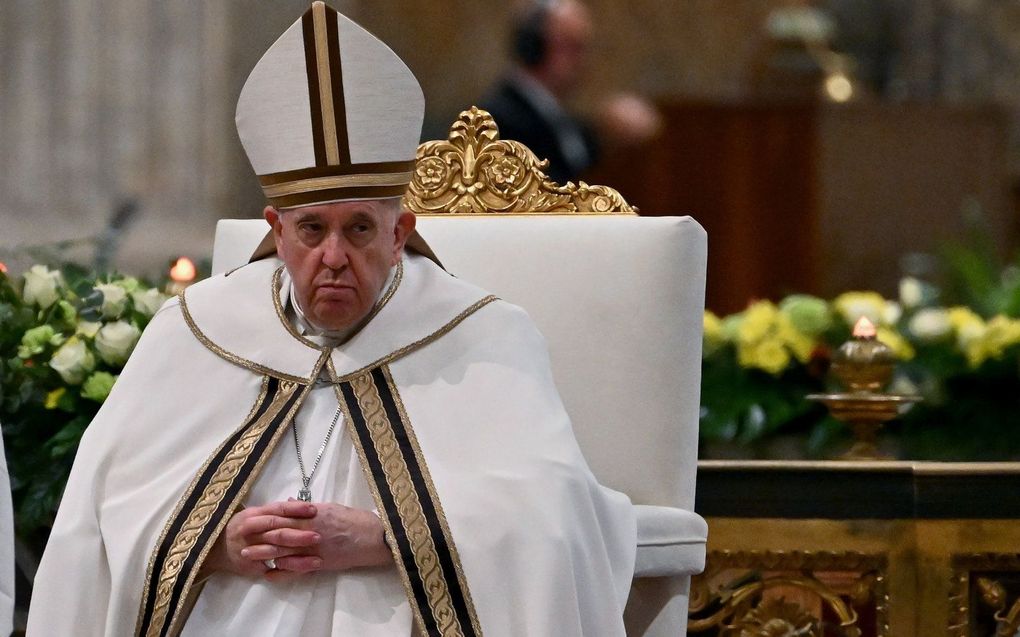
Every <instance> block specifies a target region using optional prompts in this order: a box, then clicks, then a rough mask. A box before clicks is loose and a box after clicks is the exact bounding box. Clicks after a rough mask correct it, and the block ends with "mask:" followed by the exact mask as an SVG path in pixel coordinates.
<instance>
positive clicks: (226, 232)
mask: <svg viewBox="0 0 1020 637" xmlns="http://www.w3.org/2000/svg"><path fill="white" fill-rule="evenodd" d="M487 118H488V114H487V113H485V112H484V111H477V110H475V109H472V111H466V112H465V113H463V114H462V115H461V119H460V120H458V123H457V124H455V125H454V128H453V130H452V132H451V135H450V139H449V140H448V141H444V142H428V143H426V144H423V145H422V147H421V148H420V149H419V153H418V167H419V170H418V173H417V176H416V179H415V181H414V182H413V183H412V186H411V191H410V193H409V195H408V197H407V198H405V203H406V205H407V206H408V207H409V208H410V209H412V210H414V211H416V212H418V213H419V217H418V233H419V234H420V236H421V238H423V239H424V241H425V242H426V243H427V245H428V247H430V248H431V249H432V251H434V253H435V254H436V255H437V256H438V257H439V259H440V260H441V261H442V263H443V265H444V267H445V268H446V269H447V271H449V272H450V273H451V274H454V275H456V276H459V277H462V278H464V279H466V280H469V281H471V282H472V283H475V284H477V285H480V286H481V287H483V288H486V289H488V290H489V291H490V292H492V293H494V294H496V295H498V296H500V297H501V298H504V299H506V300H507V301H509V302H511V303H514V304H517V305H520V306H521V307H523V308H525V309H526V310H527V311H528V312H529V314H530V315H531V317H532V318H533V319H534V321H535V322H536V323H537V325H538V327H539V329H540V330H541V331H542V333H543V334H544V335H545V337H546V340H547V342H548V344H549V350H550V354H551V358H552V365H553V372H554V375H555V379H556V384H557V387H558V388H559V391H560V395H561V396H562V398H563V401H564V404H565V405H566V408H567V411H568V413H569V414H570V416H571V420H572V422H573V425H574V431H575V435H576V436H577V439H578V442H579V443H580V445H581V448H582V450H583V451H584V453H585V457H586V458H587V460H588V463H589V465H590V466H591V468H592V471H593V472H594V473H595V475H596V476H597V477H598V478H599V481H600V482H601V483H602V484H605V485H606V486H608V487H611V488H613V489H616V490H618V491H622V492H624V493H626V494H628V495H629V496H630V498H631V500H632V501H633V502H634V503H635V505H636V506H637V511H636V513H637V518H638V554H637V564H636V573H635V577H636V579H635V582H634V586H633V588H632V590H631V596H630V600H629V602H628V606H627V614H626V620H627V627H628V634H630V635H646V636H650V637H651V636H663V637H665V636H667V635H669V636H670V637H676V636H678V635H683V634H685V632H686V625H687V601H688V599H687V597H688V592H689V587H690V576H691V575H693V574H696V573H699V572H701V570H702V569H703V568H704V562H705V541H706V535H707V526H706V524H705V521H704V520H703V519H702V518H701V517H699V516H698V515H696V514H695V513H693V507H694V485H695V473H696V468H697V443H698V409H699V396H700V381H701V332H702V313H703V309H704V291H705V269H706V255H707V248H706V236H705V232H704V230H703V229H702V228H701V226H699V225H698V224H697V223H696V222H695V221H694V220H692V219H691V218H689V217H638V216H636V215H633V214H584V213H580V214H579V213H577V212H576V210H577V209H581V210H592V209H594V210H617V211H624V212H626V211H629V210H630V209H629V207H628V206H627V205H626V203H625V202H623V200H622V198H620V197H619V194H618V193H616V192H615V191H612V190H611V189H608V188H604V187H597V186H596V187H589V186H586V185H585V184H581V185H579V186H574V185H573V184H568V185H567V186H566V187H559V186H556V185H555V184H550V183H549V182H546V181H544V175H542V174H541V173H540V172H539V169H540V164H538V163H537V160H535V158H534V156H533V155H532V154H531V152H530V151H528V150H527V149H525V148H524V147H523V146H521V145H520V144H516V143H514V142H506V141H499V140H498V135H496V134H494V133H493V129H494V128H495V127H494V125H492V124H491V119H487ZM469 147H470V150H468V148H469ZM468 157H470V160H469V159H467V158H468ZM486 158H488V159H486ZM468 161H474V162H476V163H475V164H474V165H473V166H468V165H467V162H468ZM507 161H509V164H510V165H506V162H507ZM500 163H502V164H504V165H502V166H501V167H500V166H498V164H500ZM442 166H446V170H445V172H444V170H443V168H442ZM486 166H489V167H490V168H488V169H487V168H485V167H486ZM493 166H495V167H496V168H492V167H493ZM472 167H473V168H478V170H474V171H473V170H471V168H472ZM423 168H424V170H423ZM497 168H498V170H497ZM518 169H519V170H518ZM515 170H516V173H515ZM500 172H502V174H504V175H507V174H516V177H515V178H514V180H512V181H511V182H510V185H509V187H507V185H506V183H507V182H506V180H504V181H502V182H499V183H497V184H495V187H494V188H491V189H489V191H488V192H487V193H486V194H485V196H482V197H479V196H476V195H477V193H478V189H477V188H476V189H475V192H474V193H472V192H470V191H469V190H468V189H466V187H457V183H461V184H465V183H466V184H468V185H471V184H482V185H483V188H485V187H487V186H485V184H492V183H493V181H492V179H491V178H492V177H493V176H494V175H496V174H499V173H500ZM477 202H481V203H482V204H483V205H481V206H476V205H475V204H476V203H477ZM539 204H540V205H541V208H540V209H541V210H545V211H548V210H553V211H556V210H559V211H561V214H556V213H549V212H543V213H542V214H534V213H535V212H536V208H537V207H538V205H539ZM487 206H488V207H491V208H509V209H510V210H513V211H516V212H521V211H527V212H528V213H530V214H505V213H496V214H493V213H491V212H490V213H487V214H471V213H472V212H473V211H477V210H479V209H484V208H486V207H487ZM491 208H490V209H491ZM430 210H433V211H434V210H444V211H449V210H456V211H458V213H454V214H451V213H449V212H443V213H439V214H430V213H429V211H430ZM465 212H466V213H468V214H465ZM266 230H267V226H266V224H265V222H264V221H262V220H229V219H228V220H221V221H220V222H219V224H218V225H217V231H216V244H215V248H214V253H213V273H214V274H216V273H218V272H222V271H226V270H229V269H231V268H233V267H236V266H238V265H242V264H244V263H246V262H247V261H248V258H249V257H250V256H251V254H252V253H253V252H254V251H255V248H256V247H257V246H258V245H259V243H260V242H261V240H262V239H263V237H264V236H265V233H266ZM418 247H419V248H421V246H420V244H419V245H418Z"/></svg>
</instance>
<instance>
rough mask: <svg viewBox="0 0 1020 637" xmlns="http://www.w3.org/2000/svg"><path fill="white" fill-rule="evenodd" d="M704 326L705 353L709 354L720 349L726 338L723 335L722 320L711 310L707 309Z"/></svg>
mask: <svg viewBox="0 0 1020 637" xmlns="http://www.w3.org/2000/svg"><path fill="white" fill-rule="evenodd" d="M704 326H705V327H704V329H705V331H704V340H703V346H704V349H705V351H704V355H708V354H711V353H713V352H715V351H716V350H717V349H719V348H720V347H721V346H722V345H723V343H724V342H725V340H726V339H725V337H724V336H723V325H722V321H721V320H720V319H719V317H718V316H716V315H715V314H713V313H712V312H711V311H708V310H706V311H705V323H704Z"/></svg>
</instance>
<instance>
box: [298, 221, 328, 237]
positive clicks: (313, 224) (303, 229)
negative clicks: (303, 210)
mask: <svg viewBox="0 0 1020 637" xmlns="http://www.w3.org/2000/svg"><path fill="white" fill-rule="evenodd" d="M296 225H297V232H298V236H300V237H301V238H302V239H304V240H314V239H316V238H318V237H320V236H321V235H322V224H321V223H319V222H318V221H316V220H314V219H302V220H300V221H298V222H297V224H296Z"/></svg>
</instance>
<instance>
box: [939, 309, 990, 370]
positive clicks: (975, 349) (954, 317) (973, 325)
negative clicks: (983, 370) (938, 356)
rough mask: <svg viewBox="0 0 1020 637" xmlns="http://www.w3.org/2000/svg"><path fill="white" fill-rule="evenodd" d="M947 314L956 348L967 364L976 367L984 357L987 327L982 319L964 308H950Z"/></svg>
mask: <svg viewBox="0 0 1020 637" xmlns="http://www.w3.org/2000/svg"><path fill="white" fill-rule="evenodd" d="M948 314H949V324H950V325H951V326H952V327H953V333H954V334H955V335H956V346H957V347H958V348H959V349H960V352H961V353H963V355H964V356H965V357H966V358H967V363H968V364H969V365H970V366H971V367H977V366H978V365H980V364H981V363H983V362H984V360H985V357H986V353H985V349H984V342H983V341H984V336H985V332H986V331H987V327H986V326H985V321H984V319H983V318H981V317H980V316H978V315H977V313H975V312H974V311H973V310H972V309H970V308H969V307H964V306H956V307H951V308H949V310H948Z"/></svg>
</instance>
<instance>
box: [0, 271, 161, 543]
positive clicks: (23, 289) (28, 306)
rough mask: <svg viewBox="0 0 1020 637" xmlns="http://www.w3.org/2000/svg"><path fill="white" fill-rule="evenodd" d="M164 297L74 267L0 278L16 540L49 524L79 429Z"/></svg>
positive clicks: (0, 370) (0, 411) (3, 388)
mask: <svg viewBox="0 0 1020 637" xmlns="http://www.w3.org/2000/svg"><path fill="white" fill-rule="evenodd" d="M166 299H167V296H166V295H165V294H163V293H162V292H161V291H160V290H159V289H157V288H154V287H151V286H148V285H145V284H143V283H142V282H140V281H139V280H137V279H135V278H132V277H117V276H100V277H95V276H89V275H86V274H85V273H84V272H83V271H80V270H77V269H74V268H72V267H68V268H65V269H64V270H63V271H60V270H51V269H49V268H47V267H46V266H43V265H36V266H33V267H32V268H30V269H29V270H28V271H27V272H26V273H25V274H24V276H23V277H22V280H21V281H20V282H16V281H15V280H12V279H11V278H9V277H8V276H7V274H5V273H3V272H0V423H2V424H3V433H4V439H5V446H6V448H7V457H8V462H9V466H8V468H9V471H10V474H11V488H12V491H13V495H14V503H15V511H16V516H17V522H18V530H19V534H21V535H22V536H23V537H31V536H32V533H33V532H34V531H35V530H37V529H40V528H44V527H47V526H49V523H50V522H51V520H52V516H53V513H54V512H55V510H56V505H57V503H58V501H59V498H60V494H61V491H62V490H63V487H64V483H65V482H66V480H67V475H68V472H69V471H70V467H71V463H72V461H73V459H74V454H75V451H76V450H77V447H78V442H79V440H80V439H81V436H82V434H83V433H84V431H85V428H86V427H87V426H88V424H89V422H91V420H92V418H93V417H94V416H95V415H96V413H97V412H98V410H99V407H100V405H101V404H102V403H103V401H104V400H106V397H107V396H108V395H109V393H110V390H111V389H112V388H113V386H114V384H115V383H116V382H117V375H118V374H119V373H120V370H121V369H122V368H123V366H124V363H125V362H126V361H127V358H128V356H129V355H130V354H131V351H132V349H134V346H135V343H137V342H138V338H139V337H140V336H141V333H142V330H143V329H144V328H145V326H146V324H147V323H148V322H149V320H150V319H151V318H152V316H153V315H154V314H155V313H156V311H157V310H158V309H159V307H160V306H161V305H162V304H163V302H164V301H166Z"/></svg>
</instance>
